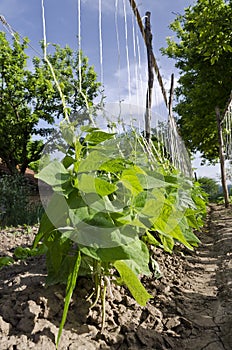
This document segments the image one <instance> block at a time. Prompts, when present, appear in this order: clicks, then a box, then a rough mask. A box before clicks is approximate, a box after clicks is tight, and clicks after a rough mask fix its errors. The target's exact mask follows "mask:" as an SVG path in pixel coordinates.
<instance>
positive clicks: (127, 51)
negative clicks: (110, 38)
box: [123, 0, 131, 101]
mask: <svg viewBox="0 0 232 350" xmlns="http://www.w3.org/2000/svg"><path fill="white" fill-rule="evenodd" d="M123 14H124V27H125V40H126V62H127V79H128V96H129V101H130V100H131V79H130V58H129V46H128V26H127V13H126V2H125V0H123Z"/></svg>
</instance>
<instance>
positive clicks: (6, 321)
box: [0, 205, 232, 350]
mask: <svg viewBox="0 0 232 350" xmlns="http://www.w3.org/2000/svg"><path fill="white" fill-rule="evenodd" d="M36 231H37V228H36V227H34V228H31V229H30V230H28V228H27V227H21V228H17V229H13V228H11V229H5V230H1V236H0V255H1V256H5V255H8V256H12V255H13V251H14V248H15V247H17V246H19V245H23V246H28V245H30V244H31V243H32V241H33V238H34V235H35V233H36ZM199 238H200V239H201V240H202V244H201V245H200V247H199V248H198V249H196V250H195V251H194V252H189V251H188V250H187V249H184V250H183V247H181V250H180V251H179V250H178V246H177V247H176V248H175V251H174V253H173V254H172V255H170V254H167V253H165V252H163V251H162V250H161V249H159V248H155V249H154V252H153V254H154V258H155V259H156V260H157V262H158V263H159V267H160V273H161V277H160V278H158V279H157V278H156V277H159V276H158V273H157V271H156V273H157V276H152V277H145V278H142V282H143V284H144V286H145V287H146V289H147V290H148V292H149V293H151V294H152V295H153V298H152V299H150V301H149V302H148V303H147V306H146V307H140V306H139V305H138V304H136V302H135V301H134V299H133V298H132V297H131V296H130V294H129V292H128V291H127V290H126V289H125V288H123V287H112V289H111V290H108V291H107V301H106V325H105V328H104V331H103V332H101V316H100V315H101V312H100V311H101V307H100V304H97V305H96V306H95V307H94V308H92V309H91V310H89V306H90V304H89V302H87V301H86V298H87V297H88V296H89V294H90V293H91V289H92V281H91V280H88V279H87V278H79V279H78V285H77V288H76V291H75V293H74V295H73V300H72V302H71V305H70V310H69V313H68V318H67V322H66V324H65V326H64V330H63V333H62V337H61V341H60V344H59V349H63V350H64V349H68V350H84V349H88V350H94V349H131V350H136V349H147V350H148V349H156V350H159V349H160V350H165V349H173V350H176V349H186V350H200V349H204V350H221V349H224V350H225V349H226V350H230V349H231V348H232V333H231V325H232V291H231V281H232V259H231V257H232V251H231V239H232V213H231V208H230V209H228V210H226V209H224V208H223V207H222V206H216V205H213V206H211V207H210V210H209V215H208V220H207V224H206V226H205V227H204V229H203V232H202V233H199ZM0 276H1V277H0V348H1V349H4V350H8V349H9V350H10V349H14V350H25V349H38V350H39V349H41V350H42V349H50V350H52V349H55V339H56V336H57V333H58V329H59V323H60V321H61V317H62V312H63V306H64V296H65V287H64V286H51V287H46V286H45V279H46V265H45V257H44V256H40V257H32V258H29V259H27V260H23V261H20V260H19V261H17V262H16V263H15V264H14V265H10V266H7V267H4V268H2V269H1V272H0Z"/></svg>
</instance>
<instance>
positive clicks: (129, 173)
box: [120, 169, 143, 196]
mask: <svg viewBox="0 0 232 350" xmlns="http://www.w3.org/2000/svg"><path fill="white" fill-rule="evenodd" d="M120 182H121V183H122V184H123V185H124V186H125V187H126V188H128V189H129V190H130V191H131V194H132V195H133V196H137V195H138V194H139V193H140V192H142V191H143V187H142V185H141V183H140V182H139V179H138V177H137V174H136V172H135V171H134V170H133V169H128V170H124V171H123V173H122V176H121V178H120Z"/></svg>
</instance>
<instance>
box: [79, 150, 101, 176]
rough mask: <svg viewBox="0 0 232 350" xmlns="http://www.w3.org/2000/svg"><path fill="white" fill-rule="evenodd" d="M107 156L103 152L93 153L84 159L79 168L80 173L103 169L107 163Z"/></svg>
mask: <svg viewBox="0 0 232 350" xmlns="http://www.w3.org/2000/svg"><path fill="white" fill-rule="evenodd" d="M105 159H107V158H106V155H105V154H104V153H103V152H99V151H96V150H94V151H92V152H90V153H89V154H88V156H87V157H86V158H85V159H82V160H81V162H80V165H79V168H78V172H79V173H81V172H83V173H84V172H90V171H95V170H98V169H100V168H101V165H102V163H103V162H104V161H105Z"/></svg>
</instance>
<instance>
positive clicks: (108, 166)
mask: <svg viewBox="0 0 232 350" xmlns="http://www.w3.org/2000/svg"><path fill="white" fill-rule="evenodd" d="M125 164H126V160H125V159H121V158H116V159H110V160H108V161H106V162H104V163H103V164H101V166H100V168H99V170H104V171H106V172H110V173H118V172H121V171H123V170H124V169H125Z"/></svg>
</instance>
